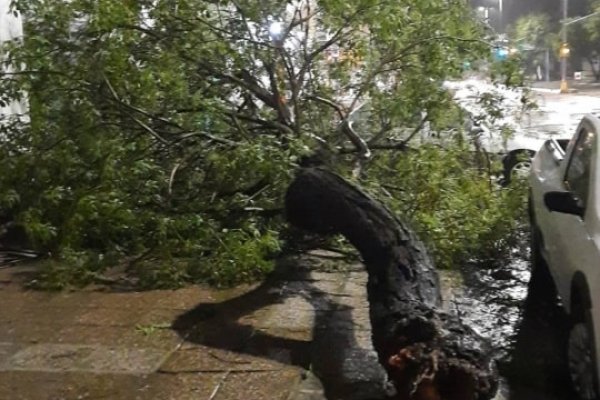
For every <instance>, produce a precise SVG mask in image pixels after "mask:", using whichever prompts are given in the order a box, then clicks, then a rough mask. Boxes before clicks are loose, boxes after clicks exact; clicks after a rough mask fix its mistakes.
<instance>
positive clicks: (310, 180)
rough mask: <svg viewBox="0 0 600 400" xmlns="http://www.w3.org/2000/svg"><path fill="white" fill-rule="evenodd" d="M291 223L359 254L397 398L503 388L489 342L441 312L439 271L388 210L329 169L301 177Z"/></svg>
mask: <svg viewBox="0 0 600 400" xmlns="http://www.w3.org/2000/svg"><path fill="white" fill-rule="evenodd" d="M285 201H286V204H285V205H286V215H287V218H288V221H289V222H290V223H291V224H292V225H294V226H296V227H298V228H301V229H304V230H307V231H310V232H313V233H319V234H326V235H329V234H342V235H344V236H345V237H346V238H347V239H348V240H349V241H350V242H351V243H352V244H353V245H354V246H355V247H356V248H357V249H358V251H359V252H360V254H361V256H362V258H363V260H364V263H365V265H366V268H367V272H368V275H369V280H368V285H367V292H368V299H369V307H370V319H371V324H372V330H373V344H374V346H375V349H376V350H377V353H378V354H379V360H380V362H381V363H382V364H383V365H384V367H385V368H386V370H387V371H388V374H389V376H390V378H391V380H393V382H394V384H395V386H396V390H397V395H396V398H397V399H420V400H437V399H444V400H484V399H491V398H492V397H493V396H494V394H495V392H496V390H497V386H498V385H497V381H498V376H497V373H496V371H495V370H494V369H493V361H492V360H491V357H490V353H491V352H490V351H489V350H490V349H489V346H488V345H487V343H486V342H485V341H484V340H483V339H482V338H481V337H479V336H478V335H477V334H476V332H474V331H473V330H472V329H470V328H469V327H467V326H465V325H464V324H463V323H462V322H461V320H460V317H459V316H456V315H450V314H448V313H445V312H442V311H441V310H440V308H439V307H440V303H441V296H440V287H439V280H438V276H437V272H436V271H435V269H434V267H433V262H432V260H431V258H430V257H429V255H428V253H427V251H426V249H425V247H424V245H423V244H422V242H420V241H419V240H418V238H417V237H416V236H415V235H414V233H413V232H412V231H411V230H410V229H409V228H408V227H407V226H406V225H405V224H404V223H403V222H402V221H400V220H399V219H398V218H396V217H395V216H394V215H393V214H392V213H391V212H390V211H389V210H388V209H387V208H386V207H385V206H384V205H382V204H380V203H379V202H377V201H375V200H373V199H372V198H370V197H369V196H368V195H366V194H365V193H364V192H363V191H361V190H360V189H359V188H357V187H355V186H353V185H352V184H350V183H349V182H347V181H346V180H344V179H343V178H342V177H340V176H339V175H336V174H334V173H332V172H330V171H328V170H326V169H322V168H305V169H302V170H300V171H299V173H298V174H297V176H296V178H295V179H294V181H293V182H292V183H291V185H290V186H289V188H288V190H287V193H286V200H285Z"/></svg>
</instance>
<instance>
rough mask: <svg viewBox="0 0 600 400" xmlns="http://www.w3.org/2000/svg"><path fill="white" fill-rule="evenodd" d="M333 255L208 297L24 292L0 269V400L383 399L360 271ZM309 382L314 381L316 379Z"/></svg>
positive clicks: (199, 290)
mask: <svg viewBox="0 0 600 400" xmlns="http://www.w3.org/2000/svg"><path fill="white" fill-rule="evenodd" d="M342 258H343V257H342V256H341V255H339V254H337V253H328V252H320V253H317V254H313V255H308V256H303V257H302V258H296V257H293V258H290V259H285V260H282V262H280V263H279V266H278V268H277V270H276V272H275V273H273V274H272V275H271V276H270V277H269V278H268V279H267V280H266V281H264V282H262V283H261V284H257V285H252V286H240V287H237V288H235V289H231V290H215V289H211V288H207V287H201V286H192V287H187V288H183V289H179V290H155V291H146V292H133V291H116V290H110V288H108V287H102V286H99V287H90V288H86V289H85V290H80V291H74V292H61V293H47V292H39V291H32V290H27V289H25V288H24V286H23V284H24V283H26V282H27V281H28V280H29V279H31V272H32V270H33V267H30V266H27V265H26V264H16V265H13V266H10V267H8V268H1V269H0V302H1V307H0V399H10V400H13V399H23V400H75V399H77V400H80V399H101V398H102V399H116V400H119V399H123V400H125V399H126V400H130V399H140V400H154V399H156V400H171V399H173V400H186V399H209V400H235V399H244V400H263V399H281V400H323V399H325V395H327V397H328V398H329V399H349V400H350V399H356V400H359V399H373V398H382V397H383V395H384V392H385V390H386V376H385V373H384V371H383V368H382V367H381V366H380V365H379V363H378V361H377V355H376V353H375V351H374V350H373V347H372V345H371V330H370V323H369V314H368V303H367V300H366V288H365V287H366V273H365V271H364V268H363V267H362V265H361V264H356V263H354V264H352V263H348V262H347V261H345V260H343V259H342ZM316 376H318V377H319V378H317V377H316Z"/></svg>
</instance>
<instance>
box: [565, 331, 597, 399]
mask: <svg viewBox="0 0 600 400" xmlns="http://www.w3.org/2000/svg"><path fill="white" fill-rule="evenodd" d="M567 357H568V363H569V374H570V375H571V381H572V382H573V388H574V389H575V391H576V392H577V394H578V395H579V397H580V398H581V399H582V400H598V386H597V375H596V361H595V360H596V357H595V349H594V338H593V335H592V328H591V324H590V323H589V322H588V321H586V322H576V323H574V324H573V326H572V327H571V331H570V332H569V342H568V347H567Z"/></svg>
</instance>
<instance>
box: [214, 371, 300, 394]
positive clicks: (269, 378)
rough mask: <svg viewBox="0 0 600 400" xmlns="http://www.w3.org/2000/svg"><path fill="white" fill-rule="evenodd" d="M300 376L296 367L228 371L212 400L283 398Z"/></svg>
mask: <svg viewBox="0 0 600 400" xmlns="http://www.w3.org/2000/svg"><path fill="white" fill-rule="evenodd" d="M300 377H301V372H300V370H298V369H292V368H290V369H283V370H281V371H272V372H253V373H243V372H239V373H234V372H232V373H230V374H228V375H227V376H225V377H224V378H223V380H222V383H221V386H220V387H219V390H218V392H217V393H216V396H215V397H214V400H266V399H269V400H284V399H288V398H289V396H290V392H291V390H292V388H294V386H295V385H296V384H297V382H298V381H299V379H300Z"/></svg>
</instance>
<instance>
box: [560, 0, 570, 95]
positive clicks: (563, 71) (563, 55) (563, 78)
mask: <svg viewBox="0 0 600 400" xmlns="http://www.w3.org/2000/svg"><path fill="white" fill-rule="evenodd" d="M562 2H563V19H562V38H561V40H562V43H561V45H560V52H559V53H560V92H561V93H568V92H569V87H568V85H567V56H568V54H569V52H568V45H567V14H568V12H567V9H568V6H569V0H562Z"/></svg>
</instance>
